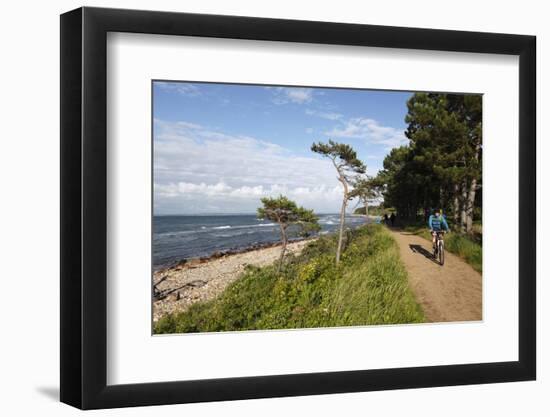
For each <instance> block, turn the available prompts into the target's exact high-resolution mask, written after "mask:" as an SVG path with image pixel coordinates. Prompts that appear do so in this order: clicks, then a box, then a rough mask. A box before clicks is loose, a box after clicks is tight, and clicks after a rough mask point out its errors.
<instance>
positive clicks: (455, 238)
mask: <svg viewBox="0 0 550 417" xmlns="http://www.w3.org/2000/svg"><path fill="white" fill-rule="evenodd" d="M405 231H406V232H410V233H413V234H415V235H418V236H422V237H423V238H425V239H427V240H430V241H431V240H432V237H431V236H430V232H429V230H428V229H427V228H426V225H425V224H417V225H413V226H406V227H405ZM474 231H476V234H475V236H472V237H471V236H467V235H463V234H460V233H456V232H452V233H449V234H448V235H445V250H447V251H449V252H451V253H454V254H456V255H458V256H460V257H461V258H462V259H464V260H465V261H466V262H467V263H468V264H470V265H471V266H472V268H474V269H475V270H476V271H478V272H480V273H481V272H482V269H483V251H482V246H481V242H482V238H481V236H482V235H481V225H480V224H475V225H474Z"/></svg>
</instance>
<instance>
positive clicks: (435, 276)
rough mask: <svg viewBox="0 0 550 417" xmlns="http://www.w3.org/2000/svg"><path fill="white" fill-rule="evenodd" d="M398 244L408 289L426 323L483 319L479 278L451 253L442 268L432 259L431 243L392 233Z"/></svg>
mask: <svg viewBox="0 0 550 417" xmlns="http://www.w3.org/2000/svg"><path fill="white" fill-rule="evenodd" d="M391 233H392V235H393V237H394V238H395V240H396V241H397V243H398V244H399V249H400V253H401V259H402V261H403V263H404V264H405V267H406V268H407V271H408V273H409V280H410V285H411V288H412V290H413V292H414V294H415V296H416V299H417V301H418V302H419V303H420V304H421V305H422V308H423V309H424V314H425V315H426V319H427V321H429V322H444V321H472V320H481V319H482V308H481V292H482V284H481V274H480V273H479V272H477V271H476V270H474V269H473V268H472V267H471V266H470V265H468V264H467V263H466V262H465V261H463V260H462V259H460V258H459V257H458V256H456V255H453V254H452V253H449V252H445V265H444V266H443V267H442V266H440V265H439V264H438V263H436V262H435V261H434V260H433V258H432V253H431V252H432V249H431V247H432V243H431V242H429V241H427V240H426V239H424V238H422V237H419V236H415V235H413V234H411V233H407V232H403V231H391Z"/></svg>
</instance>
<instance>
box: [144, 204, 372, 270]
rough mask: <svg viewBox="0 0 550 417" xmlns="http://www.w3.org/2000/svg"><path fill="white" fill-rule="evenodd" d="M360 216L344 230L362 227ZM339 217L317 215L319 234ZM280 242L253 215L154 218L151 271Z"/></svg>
mask: <svg viewBox="0 0 550 417" xmlns="http://www.w3.org/2000/svg"><path fill="white" fill-rule="evenodd" d="M365 222H366V219H365V218H364V217H362V216H349V217H346V226H347V227H351V228H354V227H357V226H359V225H361V224H365ZM338 223H339V215H338V214H321V215H319V224H320V225H321V228H322V229H321V232H320V233H322V234H323V233H330V232H334V231H336V230H337V229H338ZM279 240H280V235H279V227H278V225H277V224H276V223H273V222H270V221H268V220H259V219H257V218H256V216H255V215H253V214H246V215H245V214H243V215H219V216H210V215H208V216H155V217H153V268H154V269H155V270H157V269H159V268H162V267H166V266H169V265H171V264H173V263H175V262H177V261H180V260H182V259H189V258H197V257H202V256H210V255H212V254H213V253H214V252H217V251H226V250H240V249H245V248H247V247H251V246H254V245H257V244H267V243H273V242H278V241H279Z"/></svg>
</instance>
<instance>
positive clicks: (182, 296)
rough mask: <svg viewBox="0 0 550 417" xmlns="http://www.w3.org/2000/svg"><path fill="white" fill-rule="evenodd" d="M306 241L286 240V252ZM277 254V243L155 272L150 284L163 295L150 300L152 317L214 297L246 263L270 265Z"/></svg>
mask: <svg viewBox="0 0 550 417" xmlns="http://www.w3.org/2000/svg"><path fill="white" fill-rule="evenodd" d="M310 241H311V240H302V241H298V242H292V243H289V244H288V246H287V254H288V253H294V254H298V253H300V252H301V251H302V249H303V248H304V246H306V245H307V244H308V242H310ZM280 253H281V248H280V245H273V246H270V247H266V248H260V249H253V250H248V251H246V252H242V253H231V254H222V255H221V256H218V257H216V256H213V257H210V258H208V259H192V260H189V261H187V262H181V263H180V264H178V265H176V266H173V267H170V268H166V269H162V270H159V271H156V272H155V273H154V274H153V283H154V284H156V285H155V288H156V290H157V291H159V292H161V293H162V294H163V296H164V298H162V299H159V300H156V301H154V303H153V320H154V321H157V320H158V319H159V318H161V317H162V316H163V315H165V314H167V313H172V312H181V311H185V310H186V309H188V308H189V306H191V305H192V304H194V303H196V302H199V301H207V300H211V299H213V298H215V297H217V296H218V295H220V294H221V293H222V292H223V290H225V288H226V287H227V286H228V285H229V284H231V283H232V282H233V281H235V280H236V279H238V278H239V276H240V274H241V273H242V272H243V271H244V269H245V267H246V266H247V265H254V266H266V265H270V264H272V263H273V262H274V261H276V260H277V259H278V258H279V256H280Z"/></svg>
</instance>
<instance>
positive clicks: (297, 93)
mask: <svg viewBox="0 0 550 417" xmlns="http://www.w3.org/2000/svg"><path fill="white" fill-rule="evenodd" d="M267 89H268V90H271V92H272V94H273V98H272V100H271V101H272V102H273V103H275V104H287V103H296V104H304V103H310V102H311V101H312V100H313V90H312V89H311V88H301V87H267Z"/></svg>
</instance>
